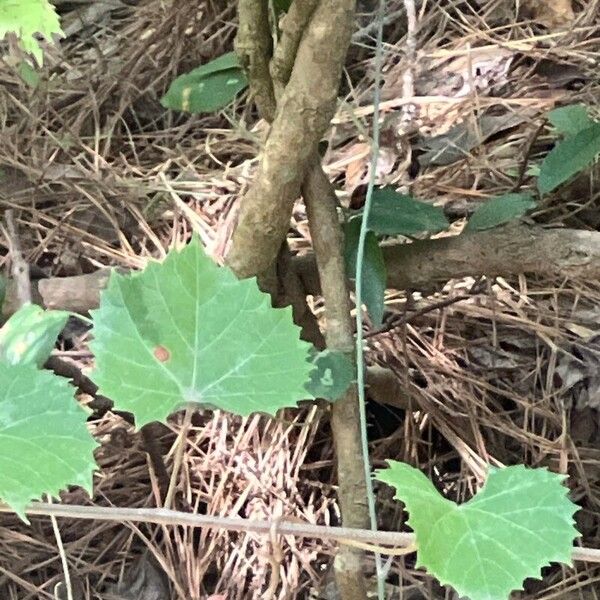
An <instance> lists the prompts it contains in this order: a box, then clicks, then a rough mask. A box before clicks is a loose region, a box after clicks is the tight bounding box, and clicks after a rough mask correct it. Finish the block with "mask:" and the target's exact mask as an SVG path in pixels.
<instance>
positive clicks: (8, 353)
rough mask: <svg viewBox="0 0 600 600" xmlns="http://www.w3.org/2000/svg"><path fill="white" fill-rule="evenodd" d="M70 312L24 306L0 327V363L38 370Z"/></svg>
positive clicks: (46, 357)
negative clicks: (34, 367) (27, 366)
mask: <svg viewBox="0 0 600 600" xmlns="http://www.w3.org/2000/svg"><path fill="white" fill-rule="evenodd" d="M68 318H69V313H68V312H65V311H62V310H44V309H42V308H40V307H39V306H37V305H36V304H25V305H24V306H22V307H21V308H20V309H19V310H18V311H17V312H16V313H15V314H13V315H12V316H11V317H10V319H9V320H8V321H7V322H6V323H5V324H4V325H3V326H2V328H0V361H2V362H6V363H8V364H11V365H16V364H35V365H37V366H38V367H41V366H42V365H43V364H44V363H45V362H46V360H47V359H48V357H49V356H50V353H51V352H52V349H53V348H54V344H55V343H56V338H57V337H58V334H59V333H60V332H61V331H62V329H63V327H64V326H65V323H66V322H67V319H68Z"/></svg>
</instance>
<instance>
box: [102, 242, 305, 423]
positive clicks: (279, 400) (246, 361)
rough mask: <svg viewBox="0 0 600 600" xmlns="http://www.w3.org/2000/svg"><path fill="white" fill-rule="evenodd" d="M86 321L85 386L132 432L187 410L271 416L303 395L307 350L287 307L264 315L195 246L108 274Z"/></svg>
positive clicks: (239, 283) (247, 290)
mask: <svg viewBox="0 0 600 600" xmlns="http://www.w3.org/2000/svg"><path fill="white" fill-rule="evenodd" d="M93 318H94V336H95V339H94V341H93V343H92V349H93V351H94V354H95V357H96V371H95V374H94V376H93V377H94V380H95V381H96V382H97V384H98V385H99V387H100V392H101V393H102V394H104V395H106V396H108V397H110V398H111V399H113V400H114V402H115V405H116V406H117V408H120V409H121V410H126V411H129V412H132V413H134V414H135V416H136V422H137V423H138V425H143V424H145V423H148V422H150V421H164V420H165V419H166V418H167V417H168V416H169V414H171V413H173V412H174V411H175V410H177V409H178V408H180V407H182V406H183V405H185V404H188V403H194V404H201V405H204V406H207V407H215V408H219V409H223V410H227V411H230V412H233V413H236V414H240V415H248V414H250V413H253V412H265V413H270V414H273V413H275V412H276V411H277V410H278V409H280V408H283V407H286V406H294V405H296V403H297V401H298V400H301V399H302V398H306V396H307V393H306V390H305V387H304V386H305V383H306V382H307V381H308V380H309V377H310V372H311V371H312V369H313V365H312V364H311V362H309V360H308V358H309V351H310V349H311V345H310V344H307V343H306V342H304V341H302V340H300V337H299V333H300V330H299V328H298V327H297V326H296V325H294V323H293V321H292V314H291V308H290V307H287V308H284V309H274V308H272V307H271V300H270V297H269V296H268V295H267V294H264V293H262V292H261V291H260V290H259V289H258V287H257V285H256V280H255V279H246V280H238V279H237V278H236V277H235V275H234V274H233V273H232V272H231V271H230V270H229V269H226V268H220V267H218V266H217V265H216V264H215V263H214V262H213V261H212V260H211V259H210V258H209V257H207V256H206V255H205V254H204V252H203V250H202V249H201V247H200V244H199V242H198V240H197V239H194V240H192V242H191V243H190V244H189V245H188V246H187V247H186V248H184V249H183V250H182V251H180V252H176V251H172V252H170V253H169V255H168V256H167V258H166V259H165V260H164V261H163V262H162V263H152V264H150V265H149V266H148V267H146V269H145V270H144V271H143V272H141V273H136V274H133V275H128V276H123V275H119V274H117V273H113V274H112V275H111V277H110V280H109V283H108V287H107V289H106V290H105V291H104V292H103V293H102V296H101V303H100V308H99V309H98V310H96V311H94V312H93Z"/></svg>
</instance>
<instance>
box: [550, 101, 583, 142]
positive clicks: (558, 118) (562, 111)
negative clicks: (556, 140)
mask: <svg viewBox="0 0 600 600" xmlns="http://www.w3.org/2000/svg"><path fill="white" fill-rule="evenodd" d="M548 120H549V121H550V123H552V125H554V127H555V129H556V131H557V132H558V133H561V134H563V135H566V136H569V135H576V134H578V133H579V132H580V131H583V130H584V129H587V128H588V127H589V126H590V125H593V124H594V121H592V119H590V115H589V114H588V110H587V108H586V106H585V105H583V104H571V105H570V106H561V107H560V108H555V109H554V110H551V111H550V112H549V113H548Z"/></svg>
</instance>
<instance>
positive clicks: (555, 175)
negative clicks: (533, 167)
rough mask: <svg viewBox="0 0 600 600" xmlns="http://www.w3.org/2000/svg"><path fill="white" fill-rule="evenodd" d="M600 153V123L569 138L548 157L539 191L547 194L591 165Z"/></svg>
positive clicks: (542, 167)
mask: <svg viewBox="0 0 600 600" xmlns="http://www.w3.org/2000/svg"><path fill="white" fill-rule="evenodd" d="M599 153H600V123H594V124H593V125H591V126H590V127H588V128H587V129H583V130H582V131H580V132H579V133H577V134H575V135H572V136H569V137H567V138H566V139H565V140H564V141H562V142H560V143H559V144H558V145H557V146H556V147H555V148H554V149H553V150H552V151H551V152H550V154H548V156H546V158H545V159H544V162H543V163H542V166H541V169H540V177H539V179H538V189H539V191H540V193H542V194H545V193H547V192H551V191H552V190H554V189H555V188H557V187H558V186H559V185H560V184H561V183H564V182H565V181H567V180H568V179H570V178H571V177H573V175H576V174H577V173H579V172H580V171H582V170H583V169H585V168H586V167H587V166H589V165H591V164H592V163H593V162H594V160H595V159H596V157H597V156H598V154H599Z"/></svg>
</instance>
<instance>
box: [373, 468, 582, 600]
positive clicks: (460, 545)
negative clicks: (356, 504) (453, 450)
mask: <svg viewBox="0 0 600 600" xmlns="http://www.w3.org/2000/svg"><path fill="white" fill-rule="evenodd" d="M387 462H388V465H389V468H387V469H383V470H380V471H377V473H376V477H377V479H378V480H379V481H383V482H385V483H388V484H389V485H391V486H393V487H395V488H396V496H395V497H396V499H397V500H401V501H402V502H404V504H405V505H406V509H407V511H408V512H409V513H410V518H409V520H408V525H409V526H410V527H411V528H412V529H413V531H414V532H415V535H416V538H417V548H418V550H417V567H425V568H426V569H427V570H428V571H429V572H430V573H431V574H432V575H434V576H435V577H437V578H438V579H439V581H440V582H441V583H442V584H444V585H451V586H452V587H453V588H454V589H455V590H456V591H457V592H458V594H459V596H461V597H462V596H467V597H468V598H469V599H470V600H504V599H507V598H508V597H509V594H510V592H511V591H513V590H517V589H522V585H523V581H524V580H525V579H526V578H528V577H540V571H541V569H542V567H545V566H547V565H549V564H550V563H551V562H560V563H566V564H571V553H572V551H573V540H574V539H575V538H576V537H577V536H578V535H579V534H578V532H577V530H576V529H575V527H574V519H573V515H574V514H575V512H576V511H577V510H578V507H577V506H576V505H575V504H573V503H572V502H571V501H570V500H569V499H568V497H567V488H566V487H564V486H563V485H562V482H563V480H564V476H562V475H556V474H555V473H551V472H550V471H547V470H546V469H527V468H526V467H524V466H523V465H517V466H513V467H507V468H504V469H490V472H489V475H488V479H487V482H486V484H485V486H484V487H483V489H482V490H481V491H480V492H479V493H478V494H477V495H476V496H475V497H474V498H472V499H471V500H469V501H468V502H465V503H464V504H461V505H457V504H455V503H454V502H452V501H450V500H448V499H446V498H444V497H443V496H441V495H440V494H439V492H438V491H437V490H436V489H435V487H434V486H433V484H432V483H431V482H430V481H429V479H427V477H425V475H424V474H423V473H421V471H419V470H418V469H415V468H413V467H411V466H409V465H407V464H404V463H399V462H396V461H392V460H389V461H387Z"/></svg>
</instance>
